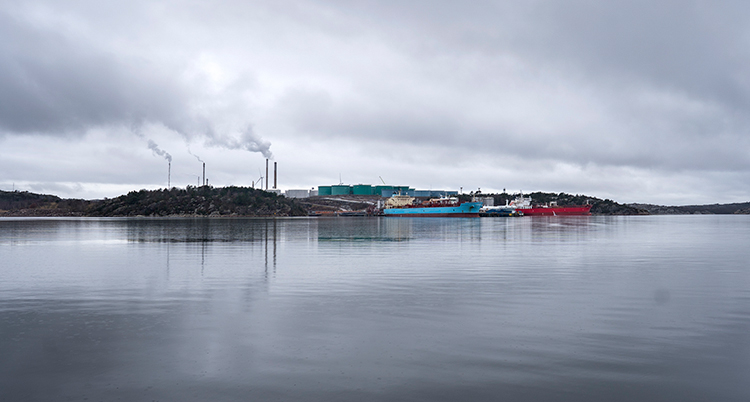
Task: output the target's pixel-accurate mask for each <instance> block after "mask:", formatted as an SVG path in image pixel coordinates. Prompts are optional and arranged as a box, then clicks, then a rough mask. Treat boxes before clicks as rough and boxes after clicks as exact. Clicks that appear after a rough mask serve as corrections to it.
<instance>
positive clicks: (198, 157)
mask: <svg viewBox="0 0 750 402" xmlns="http://www.w3.org/2000/svg"><path fill="white" fill-rule="evenodd" d="M188 153H189V154H190V155H193V156H195V159H198V162H200V163H205V162H203V160H201V158H200V156H198V155H196V154H194V153H192V152H190V148H188Z"/></svg>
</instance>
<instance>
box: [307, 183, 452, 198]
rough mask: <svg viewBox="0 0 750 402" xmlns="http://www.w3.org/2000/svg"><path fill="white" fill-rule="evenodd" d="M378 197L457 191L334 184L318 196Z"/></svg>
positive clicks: (322, 190)
mask: <svg viewBox="0 0 750 402" xmlns="http://www.w3.org/2000/svg"><path fill="white" fill-rule="evenodd" d="M349 194H351V195H377V196H380V197H390V196H392V195H393V194H403V195H408V196H411V197H440V196H445V195H456V194H458V191H455V190H415V189H414V188H412V187H409V186H389V185H377V186H373V185H369V184H354V185H349V184H334V185H330V186H318V195H349Z"/></svg>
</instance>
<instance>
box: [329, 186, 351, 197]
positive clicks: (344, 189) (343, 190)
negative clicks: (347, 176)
mask: <svg viewBox="0 0 750 402" xmlns="http://www.w3.org/2000/svg"><path fill="white" fill-rule="evenodd" d="M351 193H352V187H351V186H349V185H346V184H337V185H335V186H331V195H346V194H351Z"/></svg>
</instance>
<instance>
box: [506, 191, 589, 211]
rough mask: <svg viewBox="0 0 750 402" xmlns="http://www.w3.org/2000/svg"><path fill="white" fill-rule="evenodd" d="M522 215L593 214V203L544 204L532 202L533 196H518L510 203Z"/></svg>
mask: <svg viewBox="0 0 750 402" xmlns="http://www.w3.org/2000/svg"><path fill="white" fill-rule="evenodd" d="M509 205H510V206H511V207H512V208H515V210H516V211H517V212H518V214H519V215H522V216H558V215H591V205H589V204H586V205H557V202H554V201H553V202H551V203H549V204H544V205H536V204H532V202H531V197H524V196H523V195H521V196H519V197H516V199H515V200H513V201H511V202H510V204H509Z"/></svg>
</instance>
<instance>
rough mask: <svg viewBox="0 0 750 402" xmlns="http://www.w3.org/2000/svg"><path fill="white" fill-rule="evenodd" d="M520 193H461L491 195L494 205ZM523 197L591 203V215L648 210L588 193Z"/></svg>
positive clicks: (559, 202) (538, 201) (542, 201)
mask: <svg viewBox="0 0 750 402" xmlns="http://www.w3.org/2000/svg"><path fill="white" fill-rule="evenodd" d="M519 195H520V194H508V193H501V194H476V193H475V194H473V195H463V196H462V197H465V198H466V199H467V200H468V199H471V197H472V196H474V197H492V198H494V200H495V205H505V204H506V202H508V203H510V202H511V201H513V200H514V199H515V198H516V197H518V196H519ZM523 196H524V197H531V200H532V203H534V204H550V203H555V202H556V203H557V205H584V204H590V205H591V214H592V215H648V214H649V212H648V211H646V210H645V209H642V208H637V207H634V206H629V205H625V204H620V203H617V202H615V201H612V200H609V199H604V200H603V199H601V198H596V197H591V196H588V195H580V194H576V195H573V194H567V193H543V192H539V191H537V192H533V193H527V194H523Z"/></svg>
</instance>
